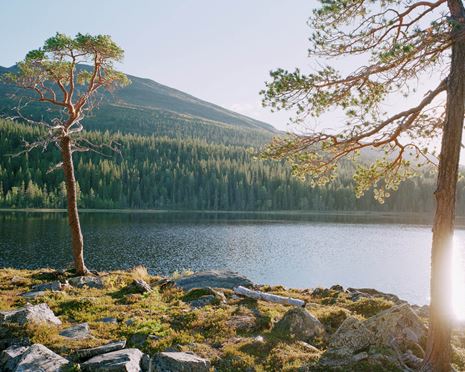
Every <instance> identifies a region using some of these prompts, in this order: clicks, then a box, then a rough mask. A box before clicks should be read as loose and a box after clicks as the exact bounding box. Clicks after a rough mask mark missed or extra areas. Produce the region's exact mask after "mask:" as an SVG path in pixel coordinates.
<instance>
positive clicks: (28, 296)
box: [21, 291, 47, 299]
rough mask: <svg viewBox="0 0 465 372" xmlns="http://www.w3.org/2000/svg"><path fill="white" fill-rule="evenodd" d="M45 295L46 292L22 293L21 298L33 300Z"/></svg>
mask: <svg viewBox="0 0 465 372" xmlns="http://www.w3.org/2000/svg"><path fill="white" fill-rule="evenodd" d="M46 294H47V292H46V291H32V292H26V293H23V294H22V295H21V297H24V298H26V299H34V298H37V297H41V296H43V295H46Z"/></svg>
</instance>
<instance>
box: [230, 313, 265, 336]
mask: <svg viewBox="0 0 465 372" xmlns="http://www.w3.org/2000/svg"><path fill="white" fill-rule="evenodd" d="M226 323H227V325H228V327H230V328H232V329H234V330H235V331H238V332H252V331H254V330H255V329H256V328H257V318H256V317H255V316H253V315H233V316H231V317H230V318H229V319H228V320H227V322H226Z"/></svg>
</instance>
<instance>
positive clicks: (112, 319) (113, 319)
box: [99, 317, 118, 324]
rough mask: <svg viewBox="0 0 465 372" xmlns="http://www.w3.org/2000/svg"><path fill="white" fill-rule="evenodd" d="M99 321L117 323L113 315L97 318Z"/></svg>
mask: <svg viewBox="0 0 465 372" xmlns="http://www.w3.org/2000/svg"><path fill="white" fill-rule="evenodd" d="M99 322H102V323H112V324H113V323H114V324H116V323H118V319H116V318H113V317H105V318H102V319H99Z"/></svg>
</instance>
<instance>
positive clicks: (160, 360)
mask: <svg viewBox="0 0 465 372" xmlns="http://www.w3.org/2000/svg"><path fill="white" fill-rule="evenodd" d="M152 368H153V371H155V372H171V371H176V372H208V371H209V370H210V362H209V361H208V360H206V359H203V358H200V357H199V356H197V355H195V354H190V353H184V352H162V353H158V354H156V355H155V356H154V357H153V359H152Z"/></svg>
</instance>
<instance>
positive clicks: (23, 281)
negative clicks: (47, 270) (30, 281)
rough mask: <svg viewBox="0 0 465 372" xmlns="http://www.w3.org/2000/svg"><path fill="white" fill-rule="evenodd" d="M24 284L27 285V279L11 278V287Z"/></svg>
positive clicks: (16, 276)
mask: <svg viewBox="0 0 465 372" xmlns="http://www.w3.org/2000/svg"><path fill="white" fill-rule="evenodd" d="M26 283H27V279H26V278H24V277H22V276H18V275H15V276H13V278H11V284H13V285H23V284H26Z"/></svg>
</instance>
